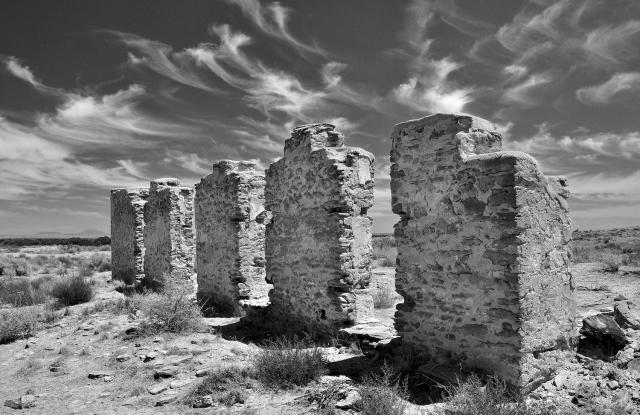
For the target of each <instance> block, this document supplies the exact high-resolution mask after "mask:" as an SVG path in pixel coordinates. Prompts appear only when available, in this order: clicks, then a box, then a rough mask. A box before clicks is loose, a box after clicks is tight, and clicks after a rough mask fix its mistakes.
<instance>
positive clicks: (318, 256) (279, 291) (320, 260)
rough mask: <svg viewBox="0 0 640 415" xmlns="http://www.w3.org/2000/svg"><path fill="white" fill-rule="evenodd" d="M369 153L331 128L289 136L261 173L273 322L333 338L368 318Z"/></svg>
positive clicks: (321, 126)
mask: <svg viewBox="0 0 640 415" xmlns="http://www.w3.org/2000/svg"><path fill="white" fill-rule="evenodd" d="M373 160H374V157H373V155H372V154H371V153H369V152H367V151H364V150H362V149H360V148H356V147H345V145H344V137H343V136H342V134H340V133H339V132H337V131H335V127H334V126H333V125H330V124H311V125H304V126H300V127H298V128H296V129H294V130H293V132H292V134H291V138H289V139H287V140H286V142H285V148H284V157H283V158H282V159H280V160H278V161H277V162H275V163H273V164H272V165H271V166H270V167H269V169H268V170H267V173H266V188H265V208H266V209H267V210H268V211H269V212H270V214H271V215H272V219H271V221H270V223H268V224H267V229H266V270H267V280H268V281H270V282H271V283H272V284H273V290H271V292H270V301H271V307H272V312H273V313H274V319H277V320H279V319H280V318H282V320H283V321H288V322H292V321H293V322H299V323H300V324H301V325H303V326H306V327H307V328H313V329H319V330H320V331H327V332H331V331H334V330H336V329H337V328H340V327H343V326H348V325H351V324H353V323H355V322H356V321H357V320H358V319H360V318H364V317H365V316H368V315H369V314H370V313H371V311H372V301H371V298H370V296H369V295H368V294H367V291H366V289H367V287H368V285H369V279H370V263H371V225H372V220H371V218H370V217H369V216H367V210H368V209H369V208H370V207H371V206H372V204H373V173H374V170H373Z"/></svg>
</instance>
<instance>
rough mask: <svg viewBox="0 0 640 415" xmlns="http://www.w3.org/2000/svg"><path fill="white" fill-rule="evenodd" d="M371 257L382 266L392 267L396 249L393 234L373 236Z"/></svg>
mask: <svg viewBox="0 0 640 415" xmlns="http://www.w3.org/2000/svg"><path fill="white" fill-rule="evenodd" d="M372 245H373V257H374V258H375V259H376V260H377V262H378V264H379V265H380V266H383V267H394V266H395V265H396V256H397V255H398V249H397V248H396V241H395V239H394V238H393V236H385V237H378V238H373V244H372Z"/></svg>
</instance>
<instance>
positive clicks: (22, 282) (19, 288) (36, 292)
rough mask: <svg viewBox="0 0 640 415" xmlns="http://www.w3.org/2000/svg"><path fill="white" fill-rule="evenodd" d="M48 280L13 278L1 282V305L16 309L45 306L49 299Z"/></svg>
mask: <svg viewBox="0 0 640 415" xmlns="http://www.w3.org/2000/svg"><path fill="white" fill-rule="evenodd" d="M45 282H46V279H44V278H37V279H34V280H31V281H30V280H28V279H27V278H11V279H6V280H3V281H0V303H5V304H11V305H13V306H14V307H24V306H30V305H36V304H43V303H45V302H46V301H47V299H48V290H49V287H48V285H47V284H45Z"/></svg>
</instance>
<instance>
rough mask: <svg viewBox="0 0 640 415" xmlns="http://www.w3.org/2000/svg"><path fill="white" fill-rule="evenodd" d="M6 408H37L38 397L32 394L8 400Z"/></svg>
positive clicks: (5, 404) (5, 402)
mask: <svg viewBox="0 0 640 415" xmlns="http://www.w3.org/2000/svg"><path fill="white" fill-rule="evenodd" d="M4 406H6V407H9V408H11V409H27V408H33V407H34V406H36V397H35V395H32V394H26V395H22V396H21V397H20V398H19V399H7V400H6V401H4Z"/></svg>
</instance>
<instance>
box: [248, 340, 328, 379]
mask: <svg viewBox="0 0 640 415" xmlns="http://www.w3.org/2000/svg"><path fill="white" fill-rule="evenodd" d="M309 346H310V344H309V342H308V341H303V340H301V339H298V338H293V339H287V338H285V337H280V338H278V339H275V340H270V341H267V342H266V343H265V346H264V348H263V349H261V350H260V351H259V352H258V353H256V355H255V356H254V357H253V367H254V369H255V371H256V377H257V379H258V380H260V381H261V382H262V383H263V384H264V385H266V386H269V387H275V388H289V387H291V386H293V385H296V386H304V385H306V384H308V383H309V382H311V381H312V380H315V379H317V378H318V377H320V375H321V374H322V373H324V372H325V370H326V364H327V362H326V359H325V357H324V355H323V354H322V351H321V350H320V349H318V348H317V347H309Z"/></svg>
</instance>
